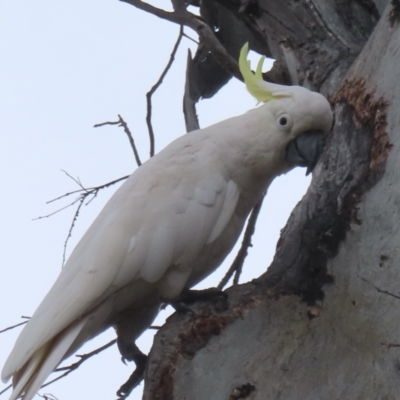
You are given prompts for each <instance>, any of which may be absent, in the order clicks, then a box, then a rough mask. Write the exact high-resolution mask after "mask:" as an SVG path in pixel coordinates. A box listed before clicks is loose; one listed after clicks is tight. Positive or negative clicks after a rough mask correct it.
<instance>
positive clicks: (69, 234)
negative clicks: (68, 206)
mask: <svg viewBox="0 0 400 400" xmlns="http://www.w3.org/2000/svg"><path fill="white" fill-rule="evenodd" d="M85 198H86V197H81V198H80V201H79V204H78V207H77V208H76V210H75V214H74V216H73V218H72V222H71V225H70V227H69V230H68V235H67V237H66V239H65V241H64V250H63V257H62V263H61V268H63V267H64V265H65V258H66V254H67V246H68V242H69V239H71V237H72V230H73V229H74V227H75V222H76V221H77V220H78V216H79V212H80V211H81V208H82V205H83V202H84V201H85Z"/></svg>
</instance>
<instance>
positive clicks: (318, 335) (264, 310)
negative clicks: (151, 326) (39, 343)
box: [144, 0, 400, 400]
mask: <svg viewBox="0 0 400 400" xmlns="http://www.w3.org/2000/svg"><path fill="white" fill-rule="evenodd" d="M201 13H202V16H203V18H204V19H205V21H206V22H207V23H208V25H209V26H210V27H211V28H213V30H214V31H215V32H216V35H217V36H218V39H219V41H220V43H222V44H223V45H224V46H225V48H226V49H227V51H228V53H229V54H231V55H232V57H234V58H236V56H237V52H238V49H239V48H240V46H241V44H242V43H243V41H242V39H243V37H246V38H248V40H249V42H250V45H251V46H252V47H253V48H254V49H256V50H257V51H259V52H262V53H264V54H267V55H269V56H272V57H273V58H275V59H276V60H277V62H276V63H275V66H274V68H273V70H272V71H271V72H270V73H269V74H267V76H266V78H267V79H271V80H274V81H276V82H279V83H286V84H290V83H292V84H300V85H304V86H307V87H310V88H312V89H313V90H318V91H321V92H322V93H324V94H325V95H326V96H327V97H328V98H329V99H330V101H331V103H332V107H333V108H334V110H335V125H334V128H333V130H332V132H331V133H330V135H329V137H328V138H327V143H326V147H325V151H324V154H323V155H322V158H321V159H320V162H319V164H318V166H317V168H316V170H315V172H314V175H313V179H312V182H311V186H310V188H309V190H308V192H307V194H306V195H305V196H304V198H303V200H302V201H301V202H300V203H299V204H298V205H297V207H296V208H295V209H294V210H293V212H292V215H291V216H290V218H289V221H288V223H287V225H286V227H285V228H284V230H283V231H282V235H281V238H280V240H279V242H278V245H277V251H276V255H275V258H274V260H273V262H272V264H271V265H270V266H269V268H268V269H267V267H268V265H266V266H265V268H266V273H265V274H264V275H263V276H261V277H260V278H259V279H257V280H255V281H253V282H251V283H247V284H244V285H239V286H234V287H232V288H230V289H228V290H227V294H228V303H227V305H226V306H225V307H221V306H220V305H218V304H217V305H216V304H213V303H206V302H204V303H198V304H196V305H195V306H194V311H195V314H191V313H189V314H174V315H173V316H172V317H170V318H169V320H168V321H167V323H166V324H165V326H164V327H163V328H162V329H160V330H159V332H158V333H157V335H156V338H155V343H154V346H153V348H152V350H151V353H150V358H149V364H148V368H147V371H146V380H145V390H144V399H146V400H153V399H159V400H167V399H168V400H169V399H176V400H178V399H179V400H181V399H187V400H189V399H190V400H203V399H204V400H213V399H221V400H223V399H226V400H228V399H229V400H235V399H245V398H249V399H259V400H265V399H285V400H291V399H293V400H299V399H311V400H312V399H399V398H400V361H399V360H400V315H399V314H400V287H399V286H400V285H399V283H400V223H399V222H400V160H399V158H398V148H399V144H400V143H399V142H400V113H398V110H399V109H400V29H399V25H398V21H399V20H400V2H399V1H397V0H396V1H395V0H392V1H391V2H389V1H385V0H379V1H378V0H376V1H371V0H353V1H347V0H303V1H293V0H258V1H254V0H253V1H238V0H237V1H235V0H223V1H222V0H220V1H216V0H214V1H211V0H207V1H203V2H201ZM233 30H234V32H235V34H234V33H233ZM204 48H205V45H204V44H203V43H200V46H199V50H198V52H200V53H201V52H203V53H204V51H205V50H204ZM199 58H200V57H199V55H197V56H195V57H194V59H193V60H191V59H190V60H189V68H190V74H188V77H189V78H188V79H189V82H188V84H187V87H189V89H188V90H189V91H188V93H189V94H188V95H189V96H190V97H191V99H192V101H193V102H196V101H197V100H198V98H199V97H200V96H204V95H205V97H207V96H212V95H213V93H215V92H216V91H217V90H218V88H219V87H221V86H222V85H223V84H224V83H225V82H226V81H227V80H229V77H230V75H229V74H227V73H225V74H224V71H223V68H222V67H220V64H218V63H217V62H216V61H215V60H213V59H212V57H211V58H210V57H209V59H208V60H206V62H204V57H203V62H202V63H200V62H198V61H197V60H198V59H199ZM204 69H206V70H207V73H210V71H214V72H215V76H217V78H216V79H215V80H214V81H213V82H211V83H210V82H206V80H205V79H204V77H205V76H206V75H207V74H206V73H205V70H204ZM218 71H219V72H218Z"/></svg>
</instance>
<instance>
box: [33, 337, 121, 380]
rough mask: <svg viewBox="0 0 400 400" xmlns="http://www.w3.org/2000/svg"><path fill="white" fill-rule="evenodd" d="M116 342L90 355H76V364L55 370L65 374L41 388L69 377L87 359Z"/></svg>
mask: <svg viewBox="0 0 400 400" xmlns="http://www.w3.org/2000/svg"><path fill="white" fill-rule="evenodd" d="M116 342H117V339H113V340H111V342H108V343H107V344H105V345H104V346H101V347H99V348H97V349H95V350H93V351H91V352H90V353H87V354H82V355H78V354H77V355H76V357H79V358H80V360H78V361H77V362H75V363H73V364H71V365H68V366H66V367H60V368H57V369H56V370H55V371H54V372H61V371H65V372H64V373H63V374H61V375H60V376H57V378H55V379H52V380H51V381H50V382H47V383H45V384H44V385H42V386H41V388H44V387H45V386H48V385H50V384H51V383H54V382H56V381H58V380H60V379H62V378H64V377H65V376H67V375H69V374H70V373H71V372H72V371H75V370H76V369H78V368H79V367H80V366H81V365H82V364H83V363H84V362H85V361H86V360H88V359H89V358H91V357H93V356H95V355H97V354H99V353H101V352H102V351H104V350H106V349H108V348H109V347H111V346H113V345H114V344H115V343H116Z"/></svg>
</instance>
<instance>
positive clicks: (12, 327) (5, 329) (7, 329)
mask: <svg viewBox="0 0 400 400" xmlns="http://www.w3.org/2000/svg"><path fill="white" fill-rule="evenodd" d="M21 318H25V319H28V320H29V319H30V317H24V316H22V317H21ZM27 323H28V321H24V322H20V323H19V324H16V325H12V326H9V327H7V328H4V329H2V330H0V333H3V332H7V331H10V330H11V329H14V328H18V327H19V326H21V325H25V324H27Z"/></svg>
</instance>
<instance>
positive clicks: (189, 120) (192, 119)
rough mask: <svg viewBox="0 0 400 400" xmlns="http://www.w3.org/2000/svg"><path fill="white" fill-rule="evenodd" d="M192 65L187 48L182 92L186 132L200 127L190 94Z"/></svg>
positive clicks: (194, 104)
mask: <svg viewBox="0 0 400 400" xmlns="http://www.w3.org/2000/svg"><path fill="white" fill-rule="evenodd" d="M191 65H192V53H191V51H190V49H189V50H188V56H187V62H186V79H185V92H184V94H183V115H184V117H185V125H186V132H192V131H195V130H197V129H200V124H199V119H198V118H197V112H196V101H195V100H194V99H193V98H192V96H191V94H190V68H191Z"/></svg>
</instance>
